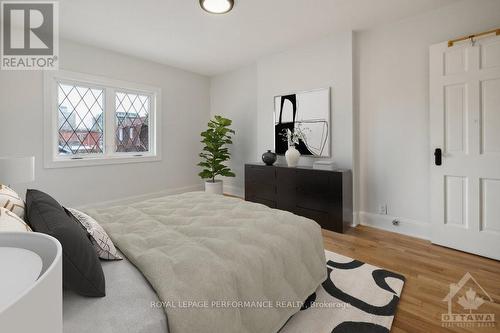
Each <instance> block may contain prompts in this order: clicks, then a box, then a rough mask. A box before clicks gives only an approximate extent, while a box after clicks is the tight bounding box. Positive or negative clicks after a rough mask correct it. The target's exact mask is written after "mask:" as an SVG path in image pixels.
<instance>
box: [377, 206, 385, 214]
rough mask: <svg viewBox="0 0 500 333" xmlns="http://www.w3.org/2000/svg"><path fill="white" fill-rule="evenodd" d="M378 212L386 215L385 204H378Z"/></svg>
mask: <svg viewBox="0 0 500 333" xmlns="http://www.w3.org/2000/svg"><path fill="white" fill-rule="evenodd" d="M378 213H379V214H381V215H387V204H382V205H380V206H378Z"/></svg>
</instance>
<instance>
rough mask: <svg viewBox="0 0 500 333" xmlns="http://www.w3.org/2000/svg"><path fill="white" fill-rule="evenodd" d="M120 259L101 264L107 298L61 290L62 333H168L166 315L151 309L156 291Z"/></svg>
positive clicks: (124, 260)
mask: <svg viewBox="0 0 500 333" xmlns="http://www.w3.org/2000/svg"><path fill="white" fill-rule="evenodd" d="M120 255H122V254H121V253H120ZM122 257H123V258H124V259H123V260H120V261H101V263H102V269H103V271H104V274H105V277H106V297H103V298H89V297H83V296H80V295H77V294H75V293H74V292H72V291H69V290H64V293H63V331H64V333H84V332H85V333H88V332H98V333H115V332H120V333H168V328H167V318H166V316H165V312H164V311H163V309H162V308H157V307H155V306H152V303H153V302H157V301H158V296H157V295H156V293H155V291H154V290H153V288H151V286H150V285H149V283H148V281H147V280H146V279H145V278H144V277H143V276H142V274H141V273H140V272H139V271H138V270H137V268H135V266H134V265H132V263H131V262H130V261H129V260H128V259H127V258H126V257H125V256H123V255H122Z"/></svg>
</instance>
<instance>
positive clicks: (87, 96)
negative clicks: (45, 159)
mask: <svg viewBox="0 0 500 333" xmlns="http://www.w3.org/2000/svg"><path fill="white" fill-rule="evenodd" d="M103 100H104V90H103V89H96V88H89V87H83V86H76V85H68V84H62V83H60V84H59V85H58V107H59V114H58V120H59V121H58V129H59V155H76V154H102V153H103V150H104V148H103V141H104V139H103V128H104V127H103V125H104V120H103V115H104V104H103Z"/></svg>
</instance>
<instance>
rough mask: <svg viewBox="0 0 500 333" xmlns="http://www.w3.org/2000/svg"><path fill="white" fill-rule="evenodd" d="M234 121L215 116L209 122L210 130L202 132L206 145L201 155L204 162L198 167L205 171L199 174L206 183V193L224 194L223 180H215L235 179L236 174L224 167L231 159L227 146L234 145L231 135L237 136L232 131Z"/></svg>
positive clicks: (203, 141)
mask: <svg viewBox="0 0 500 333" xmlns="http://www.w3.org/2000/svg"><path fill="white" fill-rule="evenodd" d="M231 124H232V121H231V120H230V119H227V118H223V117H221V116H215V117H214V119H211V120H210V121H209V122H208V129H207V130H206V131H204V132H201V136H202V138H203V140H201V143H203V144H204V147H203V151H202V152H201V153H200V154H199V156H200V157H201V158H202V161H201V162H200V163H198V166H200V167H202V168H203V170H202V171H201V172H200V173H199V174H198V175H199V176H200V177H201V178H202V179H206V181H205V192H208V193H213V194H222V192H223V186H222V180H219V179H215V177H217V176H224V177H234V176H235V174H234V173H233V172H232V171H231V169H230V168H229V167H227V166H226V165H224V162H225V161H228V160H229V159H230V158H231V154H230V153H229V149H228V148H227V147H226V145H229V144H232V143H233V141H232V140H231V135H232V134H235V132H234V130H232V129H230V128H229V126H231Z"/></svg>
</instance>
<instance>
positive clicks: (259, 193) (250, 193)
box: [245, 181, 276, 201]
mask: <svg viewBox="0 0 500 333" xmlns="http://www.w3.org/2000/svg"><path fill="white" fill-rule="evenodd" d="M245 196H246V197H249V198H254V197H260V198H263V199H267V200H274V201H275V200H276V185H275V184H266V183H258V182H250V181H246V182H245Z"/></svg>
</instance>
